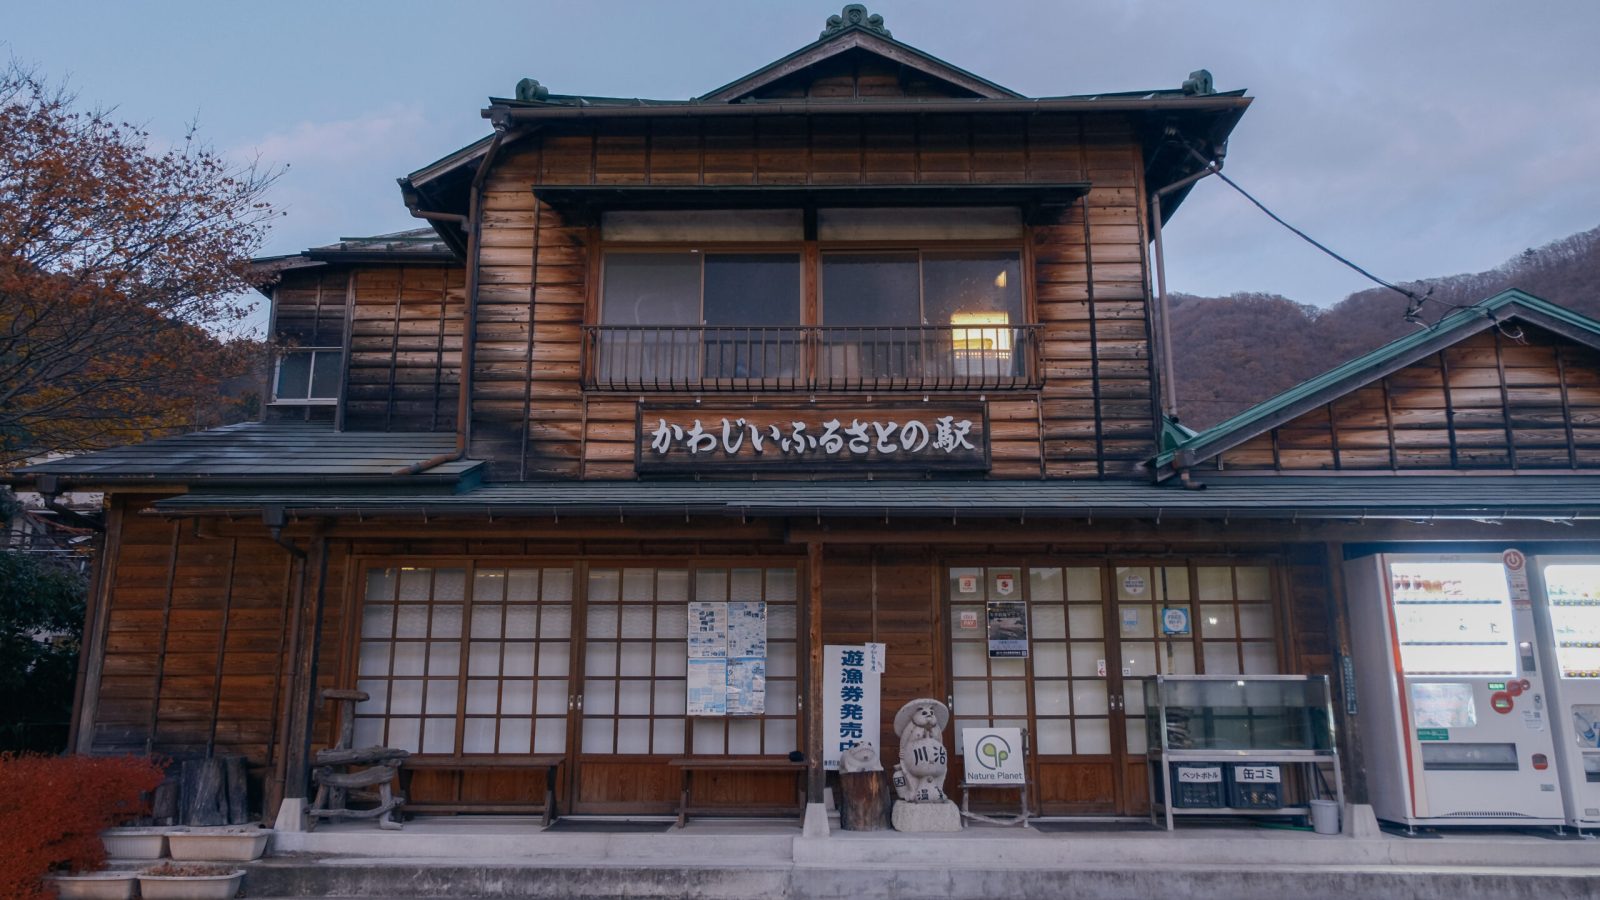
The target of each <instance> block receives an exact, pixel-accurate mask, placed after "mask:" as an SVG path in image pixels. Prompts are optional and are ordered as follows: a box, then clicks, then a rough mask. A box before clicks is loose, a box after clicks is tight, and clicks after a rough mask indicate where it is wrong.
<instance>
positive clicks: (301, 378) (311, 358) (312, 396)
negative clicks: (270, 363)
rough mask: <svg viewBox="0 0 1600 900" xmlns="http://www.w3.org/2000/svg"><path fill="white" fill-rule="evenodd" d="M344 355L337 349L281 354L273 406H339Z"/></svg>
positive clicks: (329, 348)
mask: <svg viewBox="0 0 1600 900" xmlns="http://www.w3.org/2000/svg"><path fill="white" fill-rule="evenodd" d="M343 361H344V352H343V351H342V350H340V349H339V348H337V347H294V348H292V349H285V350H280V351H279V352H278V364H277V367H276V370H275V371H274V373H273V378H272V402H273V403H285V404H294V403H302V404H318V403H337V402H338V401H339V374H340V373H339V369H340V366H341V364H342V363H343Z"/></svg>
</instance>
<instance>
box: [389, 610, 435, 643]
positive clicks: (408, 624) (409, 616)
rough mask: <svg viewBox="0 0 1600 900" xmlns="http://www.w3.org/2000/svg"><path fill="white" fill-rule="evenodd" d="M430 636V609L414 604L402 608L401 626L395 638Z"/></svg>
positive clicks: (397, 627) (396, 631) (398, 626)
mask: <svg viewBox="0 0 1600 900" xmlns="http://www.w3.org/2000/svg"><path fill="white" fill-rule="evenodd" d="M427 636H428V607H426V606H423V605H420V604H413V605H410V606H402V607H400V619H399V624H398V625H397V626H396V627H395V637H403V638H419V637H427Z"/></svg>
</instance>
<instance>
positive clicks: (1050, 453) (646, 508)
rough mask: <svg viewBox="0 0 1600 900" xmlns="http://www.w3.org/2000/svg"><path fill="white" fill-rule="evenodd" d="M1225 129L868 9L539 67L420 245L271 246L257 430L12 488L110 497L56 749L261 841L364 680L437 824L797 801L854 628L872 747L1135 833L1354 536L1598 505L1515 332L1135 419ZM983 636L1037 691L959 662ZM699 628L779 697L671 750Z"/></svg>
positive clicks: (430, 199)
mask: <svg viewBox="0 0 1600 900" xmlns="http://www.w3.org/2000/svg"><path fill="white" fill-rule="evenodd" d="M1180 80H1181V79H1176V78H1175V79H1174V81H1175V82H1176V81H1180ZM1068 87H1076V86H1073V85H1068ZM1249 103H1250V100H1249V98H1248V97H1245V96H1244V95H1243V92H1240V91H1233V92H1218V91H1216V90H1214V88H1213V87H1212V83H1211V77H1210V75H1209V74H1208V73H1205V72H1196V73H1193V74H1192V75H1191V76H1190V78H1189V79H1188V80H1186V81H1182V84H1181V86H1178V85H1175V86H1174V87H1172V88H1170V89H1161V90H1152V91H1145V92H1132V93H1115V94H1073V95H1063V96H1055V97H1023V96H1021V95H1019V94H1017V93H1015V92H1013V91H1011V90H1008V89H1006V88H1004V87H1001V86H999V85H997V84H994V83H992V82H990V81H987V80H986V79H984V78H982V77H980V76H977V75H974V74H972V73H969V72H965V71H963V70H961V69H959V68H956V67H955V66H953V65H950V64H949V63H946V62H944V61H942V60H939V59H936V58H934V57H932V56H930V55H928V54H926V53H924V52H922V51H920V50H917V49H916V48H914V47H911V46H909V45H907V44H905V43H902V42H901V41H899V40H897V39H896V38H894V37H893V36H891V34H890V33H889V31H888V30H887V29H886V28H885V27H884V26H883V24H882V20H881V18H879V17H876V16H869V15H868V14H867V13H866V11H865V10H864V9H862V8H861V7H859V6H849V7H846V8H845V9H844V11H843V12H842V13H841V14H840V15H839V16H835V17H833V18H831V19H830V20H829V24H828V26H827V29H826V30H825V31H824V32H823V33H822V35H821V36H820V37H819V38H818V39H817V40H816V41H814V42H812V43H810V44H808V45H806V46H804V47H802V48H801V49H799V50H797V51H795V52H794V53H792V54H789V55H788V56H785V57H783V58H782V59H780V60H777V61H776V62H774V63H772V64H771V65H769V66H766V67H764V68H762V69H760V70H758V71H756V72H753V73H751V74H749V75H747V76H744V77H742V78H740V79H737V80H735V81H733V82H732V83H730V84H728V85H725V86H723V87H721V88H717V89H715V90H713V91H711V92H709V93H707V94H706V95H704V96H701V97H697V98H694V99H692V100H687V101H656V100H640V99H619V98H607V97H588V96H578V95H564V94H555V93H550V92H549V91H548V90H547V89H546V88H545V87H544V86H542V85H540V84H538V83H537V82H534V81H531V80H525V81H524V82H523V83H522V84H520V85H518V86H517V91H516V95H515V96H514V97H511V98H505V99H494V100H491V102H490V105H489V106H488V108H487V109H485V110H484V116H485V118H486V119H487V120H488V123H489V125H490V126H491V127H492V130H491V133H490V134H489V136H487V137H485V138H484V139H483V140H481V141H479V142H477V143H475V144H473V145H471V146H469V147H466V148H463V149H462V150H460V151H458V152H456V153H454V154H451V155H449V156H447V157H445V158H443V159H441V160H439V161H437V162H435V163H433V164H431V165H429V166H426V167H424V168H422V169H420V170H418V171H417V172H414V173H412V174H411V175H410V176H408V177H406V178H404V179H402V181H401V187H402V194H403V199H404V202H405V204H406V206H407V207H408V208H409V210H410V212H411V214H412V215H414V216H417V217H419V218H421V219H425V220H427V224H428V225H429V226H430V227H429V228H426V229H423V230H421V231H413V232H402V233H397V234H391V235H381V236H376V237H366V238H346V239H343V240H341V241H339V242H337V243H334V244H331V245H328V246H325V247H319V248H315V249H312V250H308V251H306V252H305V253H303V254H299V255H297V256H293V257H284V258H276V259H272V260H263V261H261V263H260V267H261V271H262V273H263V290H264V292H265V293H267V294H268V296H270V297H271V299H272V309H273V318H272V330H273V338H274V342H275V345H276V347H275V351H274V356H273V359H272V360H271V363H270V365H271V371H270V377H269V381H270V385H271V391H272V402H271V403H270V404H269V405H268V406H267V408H266V412H265V414H264V416H263V419H262V421H261V422H258V423H251V424H248V425H243V426H233V427H230V428H225V429H219V430H216V431H212V432H204V433H201V434H196V435H187V436H182V437H177V438H171V439H168V440H165V441H156V442H153V443H151V444H146V445H142V446H140V447H134V448H123V449H121V450H115V451H108V452H105V453H100V454H93V455H90V456H86V457H79V458H76V459H72V460H65V461H60V462H55V463H49V464H45V465H41V466H36V467H33V468H30V469H26V470H23V471H22V472H21V473H19V474H18V475H17V476H16V478H17V480H19V481H21V482H25V483H27V484H29V485H32V486H34V487H35V488H36V489H38V490H41V491H44V492H46V493H55V492H59V491H62V490H68V489H89V488H92V489H96V490H104V491H106V492H107V496H108V499H107V513H108V516H107V521H108V525H107V531H106V535H105V544H104V546H105V552H104V553H103V554H102V556H101V558H100V562H99V568H98V571H97V573H96V579H95V590H94V597H93V602H92V603H91V604H90V610H89V619H88V622H87V628H86V632H85V634H86V641H85V651H84V663H83V672H82V678H81V684H80V690H79V699H78V704H77V710H76V716H75V732H74V739H73V740H74V746H75V748H76V749H78V750H80V751H84V752H121V751H153V752H161V753H167V754H175V755H186V754H197V755H198V754H207V753H216V752H232V753H242V754H244V755H246V756H247V757H248V758H249V761H250V764H251V770H252V773H253V775H254V778H255V779H256V783H257V785H258V786H259V788H260V791H261V794H260V796H261V801H262V803H263V806H264V814H265V815H266V816H268V817H269V818H270V817H272V816H274V815H275V813H276V811H277V809H278V806H279V803H280V801H281V800H282V799H284V798H302V797H304V796H306V789H307V768H308V767H307V758H308V754H309V752H310V749H311V748H313V747H315V746H319V745H323V744H326V743H328V742H330V741H331V740H332V738H333V735H332V734H331V732H330V727H331V723H330V722H329V720H328V717H327V716H328V712H329V711H328V710H324V709H322V708H321V706H320V704H319V703H318V701H317V700H316V698H317V696H318V692H319V689H320V688H330V687H340V688H359V689H361V690H363V691H366V692H367V693H368V694H369V695H370V697H371V699H370V700H369V701H367V702H365V703H363V704H361V706H360V707H359V708H358V709H357V719H356V739H357V742H358V743H370V744H385V745H389V746H399V747H404V748H406V749H408V750H410V751H412V752H413V754H414V757H413V760H412V762H411V763H410V764H408V767H409V768H410V769H412V770H414V774H413V775H411V776H410V778H411V780H410V785H409V789H410V794H411V799H412V802H413V804H414V805H415V806H417V807H418V808H433V809H436V810H440V811H456V810H491V811H499V810H509V809H518V808H525V807H528V806H530V805H537V804H538V803H539V802H540V801H541V799H542V796H543V791H544V787H545V772H544V770H543V769H536V768H533V767H530V766H528V765H525V763H526V761H527V760H528V759H529V758H531V757H534V756H540V757H545V756H552V755H553V756H558V757H559V758H560V762H559V765H558V769H557V771H556V779H555V786H556V788H555V789H556V794H557V799H558V803H559V806H560V808H561V809H563V810H565V811H570V812H580V813H617V814H647V813H666V812H669V811H671V810H673V809H674V808H675V806H676V805H677V802H678V799H679V798H678V786H679V783H680V781H679V776H680V772H681V769H682V767H683V765H684V763H683V761H684V760H688V761H691V762H692V761H694V760H717V759H726V760H744V761H759V760H763V759H765V760H771V761H773V762H774V763H776V762H778V761H783V760H787V759H788V757H789V754H791V752H798V753H800V754H803V756H804V758H805V759H806V760H807V764H808V767H809V768H808V773H807V774H808V775H809V779H808V780H809V784H808V787H807V790H808V793H809V795H810V796H811V797H812V798H813V799H815V798H817V797H818V796H820V792H821V790H822V788H823V786H824V784H825V774H824V773H823V771H822V770H821V767H820V765H819V760H820V758H821V755H822V753H821V751H822V747H821V740H822V738H821V733H820V732H821V705H820V702H819V701H818V699H817V696H818V693H819V691H820V678H821V658H822V648H823V646H824V645H828V644H861V643H864V642H877V643H882V644H885V645H886V647H887V666H886V670H885V671H884V673H883V675H882V711H883V717H884V720H883V721H882V722H880V723H878V729H877V731H876V733H870V731H869V736H871V737H875V738H876V739H877V743H878V744H879V745H880V746H885V747H893V746H894V744H895V741H896V739H895V738H894V736H893V735H891V734H890V733H889V731H890V727H889V723H890V721H892V717H893V714H894V712H895V710H896V709H898V707H899V706H900V704H901V703H903V702H904V701H906V700H909V699H912V698H915V697H924V696H930V697H937V698H941V699H946V700H948V701H949V702H950V703H951V705H952V706H953V709H954V721H955V724H956V725H957V726H958V727H961V726H966V725H990V724H993V725H1006V724H1015V725H1019V726H1021V727H1024V728H1026V729H1027V730H1028V733H1029V735H1030V736H1031V738H1030V739H1031V748H1030V750H1031V753H1030V767H1031V783H1032V786H1031V788H1030V790H1031V791H1032V792H1033V797H1032V805H1033V806H1034V808H1035V809H1039V810H1043V811H1044V812H1045V813H1048V814H1091V813H1103V814H1129V813H1138V812H1141V811H1143V810H1144V809H1145V806H1146V804H1147V785H1146V781H1145V778H1146V775H1145V768H1146V767H1145V764H1144V760H1143V754H1144V750H1145V743H1144V742H1145V737H1144V735H1145V725H1144V722H1143V712H1144V711H1143V708H1142V704H1141V695H1140V693H1139V690H1138V680H1139V679H1141V678H1144V677H1147V676H1150V675H1153V674H1157V673H1212V674H1217V673H1252V674H1265V673H1322V674H1333V675H1336V674H1337V673H1339V672H1340V671H1341V670H1340V666H1339V665H1338V660H1339V659H1340V657H1341V656H1342V655H1344V654H1345V653H1346V652H1347V650H1348V636H1347V635H1348V622H1347V621H1346V620H1345V617H1344V615H1343V612H1342V609H1343V605H1342V598H1341V586H1340V575H1339V565H1338V564H1339V562H1340V560H1341V559H1342V557H1343V554H1344V553H1345V546H1346V545H1348V544H1363V545H1371V544H1377V543H1382V542H1428V543H1427V545H1428V546H1440V545H1442V544H1443V543H1444V542H1450V543H1455V544H1461V543H1464V542H1485V544H1484V545H1485V546H1487V545H1488V544H1494V545H1495V546H1499V545H1500V544H1504V543H1505V542H1507V541H1517V542H1524V543H1526V542H1538V541H1548V542H1562V543H1566V542H1573V541H1584V540H1593V539H1594V538H1595V536H1596V533H1597V531H1596V526H1595V524H1594V518H1595V516H1596V515H1600V491H1597V490H1596V489H1595V488H1596V484H1597V483H1600V465H1597V455H1600V424H1597V423H1596V421H1595V410H1596V408H1597V407H1600V357H1597V356H1596V352H1597V351H1596V348H1597V347H1600V325H1597V324H1596V323H1594V322H1592V321H1589V320H1587V319H1583V318H1581V317H1578V316H1575V315H1573V314H1571V313H1567V312H1565V311H1563V310H1560V309H1558V308H1555V307H1553V306H1551V305H1549V304H1546V303H1543V302H1542V301H1539V300H1537V299H1535V298H1530V297H1527V296H1525V295H1520V294H1510V295H1506V296H1503V297H1501V298H1496V299H1495V300H1493V301H1490V302H1489V303H1488V304H1486V305H1484V306H1482V307H1479V308H1476V309H1475V310H1468V311H1463V312H1461V313H1458V314H1457V315H1455V316H1453V317H1451V318H1450V319H1447V320H1446V321H1445V322H1442V323H1440V324H1439V325H1438V326H1435V327H1433V328H1430V329H1427V330H1426V331H1423V332H1419V333H1418V334H1416V335H1413V336H1412V337H1410V338H1407V339H1406V340H1405V341H1401V342H1397V343H1396V344H1395V345H1391V346H1390V347H1388V348H1384V349H1383V350H1381V351H1378V352H1377V353H1375V354H1373V355H1370V356H1369V357H1364V358H1363V359H1360V360H1356V361H1353V362H1352V363H1350V364H1348V365H1346V366H1344V367H1342V368H1340V369H1338V370H1336V371H1335V372H1333V373H1329V375H1327V376H1324V377H1323V378H1321V379H1318V380H1316V381H1313V382H1311V383H1308V385H1306V386H1303V387H1301V388H1297V389H1296V390H1295V391H1292V392H1290V393H1289V394H1286V395H1285V396H1284V397H1282V398H1278V399H1276V400H1274V401H1269V402H1268V403H1267V404H1264V405H1263V406H1262V407H1258V408H1256V409H1254V410H1251V411H1249V412H1246V413H1244V414H1242V415H1241V416H1239V417H1236V418H1235V419H1233V420H1230V421H1229V422H1227V423H1224V424H1223V425H1221V426H1219V427H1218V428H1216V429H1212V430H1210V431H1207V432H1205V433H1203V434H1199V435H1195V434H1194V433H1193V432H1187V431H1185V430H1182V429H1180V428H1178V427H1177V426H1176V425H1175V423H1170V422H1167V421H1164V420H1163V419H1162V417H1161V416H1160V414H1159V412H1158V410H1159V409H1160V406H1159V402H1158V400H1159V395H1160V385H1159V383H1158V379H1157V367H1156V366H1155V365H1154V363H1153V359H1154V357H1155V354H1154V353H1153V344H1154V342H1155V341H1156V340H1157V336H1158V334H1159V329H1158V328H1157V323H1156V322H1155V321H1154V317H1153V314H1152V302H1151V288H1150V280H1151V278H1150V250H1149V246H1150V244H1149V242H1150V239H1151V229H1152V226H1153V225H1154V224H1156V223H1154V222H1153V221H1152V218H1151V217H1152V216H1158V217H1160V218H1161V219H1165V218H1167V217H1169V216H1171V215H1172V214H1173V213H1174V212H1175V211H1176V209H1177V207H1178V206H1179V204H1180V203H1181V201H1182V200H1183V198H1184V196H1185V194H1186V193H1187V190H1188V188H1187V187H1185V188H1182V189H1180V190H1177V191H1174V192H1170V193H1166V194H1165V195H1161V194H1158V192H1159V191H1160V189H1161V188H1164V187H1166V186H1168V185H1172V184H1174V183H1178V182H1182V181H1183V180H1184V179H1186V178H1189V177H1190V176H1192V175H1194V174H1195V173H1197V172H1200V171H1201V170H1202V168H1203V167H1204V165H1205V164H1206V163H1207V161H1209V160H1214V159H1217V158H1219V157H1220V156H1221V154H1222V153H1223V152H1224V149H1225V147H1226V142H1227V140H1228V135H1229V133H1230V131H1231V129H1232V128H1233V127H1234V125H1235V123H1237V122H1238V120H1239V118H1240V116H1241V115H1242V114H1243V113H1244V111H1245V110H1246V108H1247V107H1248V105H1249ZM373 174H374V177H381V174H382V173H373ZM1156 197H1159V199H1157V200H1155V202H1152V198H1156ZM1174 339H1175V340H1182V339H1183V336H1182V335H1176V336H1174ZM1417 546H1423V544H1421V543H1418V544H1417ZM996 599H1017V600H1022V601H1024V602H1025V604H1026V606H1027V608H1028V610H1029V625H1030V635H1029V640H1030V642H1031V646H1030V652H1029V654H1028V656H1027V657H1025V658H992V657H991V656H990V655H989V654H988V653H987V652H986V643H985V640H984V631H983V629H982V627H981V625H980V623H981V622H982V621H983V613H984V609H985V605H986V603H987V602H988V601H990V600H996ZM722 601H732V602H750V603H754V602H760V603H764V604H765V607H764V610H765V617H766V619H765V621H766V635H767V646H766V648H765V650H766V655H765V679H766V680H765V700H764V705H763V707H762V709H761V711H760V712H759V713H755V714H749V715H727V716H695V715H689V714H688V713H689V700H688V697H689V693H690V680H691V675H690V672H689V668H690V666H689V664H688V649H687V647H688V642H689V635H688V634H687V620H688V610H689V608H690V607H689V605H690V604H691V603H697V602H722ZM1169 608H1182V609H1184V610H1185V611H1188V612H1191V613H1192V616H1191V619H1192V621H1193V622H1194V627H1193V628H1192V630H1190V631H1189V632H1188V633H1185V634H1181V635H1173V634H1167V633H1165V632H1164V631H1163V630H1162V629H1161V627H1160V625H1159V620H1160V617H1161V615H1162V613H1163V612H1164V610H1166V609H1169ZM1336 686H1338V687H1339V689H1340V690H1341V691H1342V688H1343V684H1342V681H1341V680H1338V679H1336ZM1341 700H1342V693H1341ZM957 733H958V732H957V731H956V729H952V730H951V733H950V734H949V735H948V737H949V738H950V739H951V740H955V739H956V735H957ZM1341 734H1342V736H1343V737H1344V739H1345V740H1346V741H1347V745H1346V748H1345V749H1346V752H1348V753H1353V754H1356V755H1357V756H1359V753H1360V747H1359V736H1352V734H1351V731H1350V729H1348V728H1346V729H1345V730H1344V731H1342V732H1341ZM675 761H676V765H675ZM1350 768H1351V769H1354V770H1356V771H1359V765H1354V766H1351V767H1350ZM955 774H956V775H959V771H958V772H957V773H955ZM952 783H953V782H952ZM695 785H696V787H695V792H696V795H695V797H694V803H695V805H696V806H699V807H705V808H710V809H720V810H724V811H727V812H739V811H741V810H750V809H760V808H770V807H774V806H782V805H783V804H785V803H792V801H793V796H794V774H793V773H792V772H790V771H787V770H784V769H782V768H781V767H780V766H776V765H775V766H773V767H772V770H771V771H762V770H761V769H760V767H759V766H753V767H750V768H745V769H738V770H728V771H723V772H720V773H718V772H713V773H709V774H706V775H702V776H698V777H697V778H696V780H695ZM1355 788H1356V794H1357V795H1358V796H1359V794H1360V791H1361V786H1360V784H1359V783H1357V785H1355Z"/></svg>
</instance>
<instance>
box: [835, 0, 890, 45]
mask: <svg viewBox="0 0 1600 900" xmlns="http://www.w3.org/2000/svg"><path fill="white" fill-rule="evenodd" d="M851 28H860V29H862V30H864V31H875V32H877V33H878V34H881V35H883V36H884V37H892V35H890V34H889V29H887V28H885V27H883V16H880V15H878V14H877V13H871V14H868V13H867V8H866V7H865V6H862V5H861V4H860V3H852V4H850V5H849V6H846V7H845V8H844V9H842V10H840V11H839V14H838V15H836V16H829V17H828V25H827V27H826V28H823V29H822V34H821V36H820V37H819V39H826V38H830V37H832V36H834V35H836V34H839V33H841V32H843V31H847V30H849V29H851Z"/></svg>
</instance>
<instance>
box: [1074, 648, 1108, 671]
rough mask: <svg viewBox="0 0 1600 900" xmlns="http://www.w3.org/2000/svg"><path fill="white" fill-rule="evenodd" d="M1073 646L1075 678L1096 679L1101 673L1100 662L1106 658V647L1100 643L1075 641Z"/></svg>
mask: <svg viewBox="0 0 1600 900" xmlns="http://www.w3.org/2000/svg"><path fill="white" fill-rule="evenodd" d="M1071 646H1072V675H1073V677H1075V678H1094V677H1095V673H1097V672H1099V671H1100V661H1101V660H1103V659H1105V658H1106V645H1105V644H1104V643H1102V642H1100V641H1074V642H1073V643H1072V645H1071Z"/></svg>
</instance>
